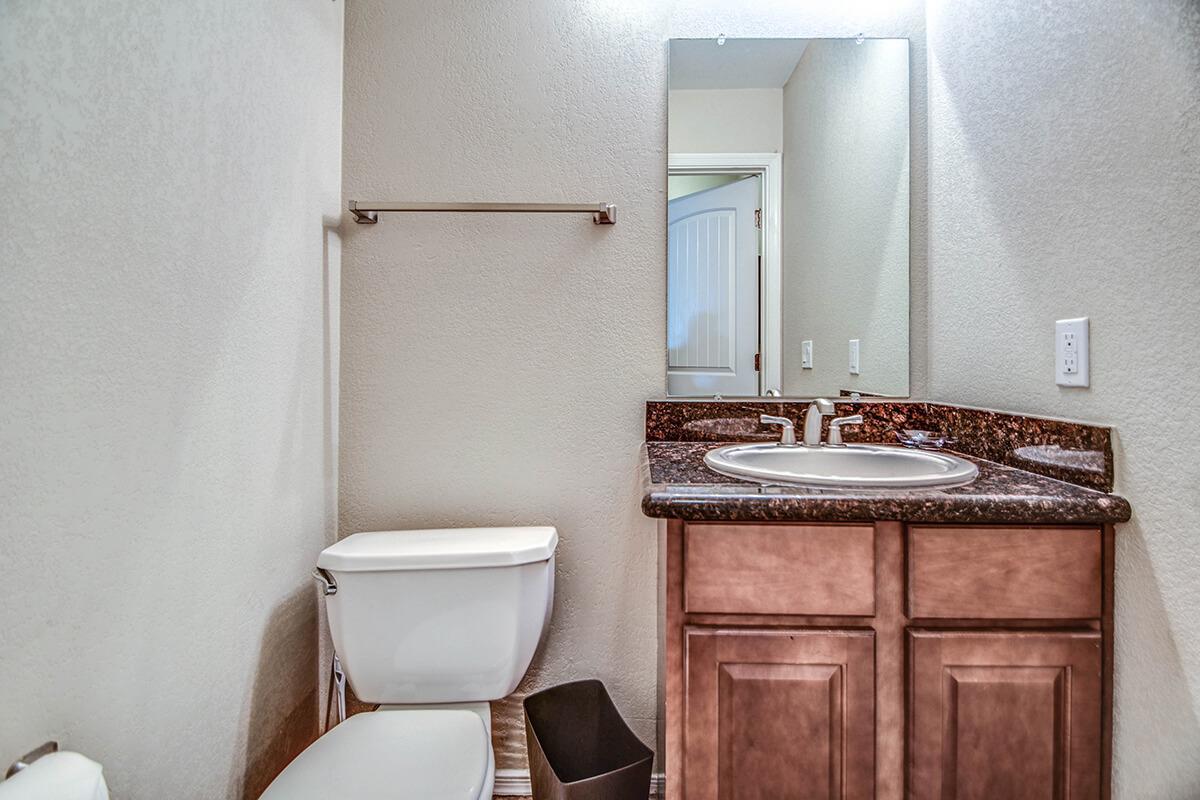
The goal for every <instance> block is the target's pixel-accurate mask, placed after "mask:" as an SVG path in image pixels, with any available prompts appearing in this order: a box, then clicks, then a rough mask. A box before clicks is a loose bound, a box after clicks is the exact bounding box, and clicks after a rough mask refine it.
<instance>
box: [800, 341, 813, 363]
mask: <svg viewBox="0 0 1200 800" xmlns="http://www.w3.org/2000/svg"><path fill="white" fill-rule="evenodd" d="M800 369H812V339H805V340H804V341H803V342H801V343H800Z"/></svg>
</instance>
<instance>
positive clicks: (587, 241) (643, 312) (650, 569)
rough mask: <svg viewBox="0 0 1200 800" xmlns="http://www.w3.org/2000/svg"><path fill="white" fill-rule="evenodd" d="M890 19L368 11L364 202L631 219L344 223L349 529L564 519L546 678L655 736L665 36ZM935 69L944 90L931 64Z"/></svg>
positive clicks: (455, 4)
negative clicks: (568, 684) (649, 503)
mask: <svg viewBox="0 0 1200 800" xmlns="http://www.w3.org/2000/svg"><path fill="white" fill-rule="evenodd" d="M889 9H890V10H884V11H881V10H880V9H879V8H877V7H875V6H874V5H872V6H870V7H867V6H865V5H864V6H857V5H853V6H851V7H848V8H846V9H843V10H840V11H831V10H828V9H826V8H823V7H822V8H818V7H816V6H815V5H814V6H812V7H807V8H797V7H796V4H795V3H793V2H785V0H767V1H766V2H764V3H759V4H755V5H753V6H748V7H745V8H739V9H730V8H727V7H724V6H722V7H716V6H714V5H713V4H711V3H710V2H707V0H704V1H702V0H690V1H685V2H668V0H661V1H660V2H628V1H627V0H536V1H535V2H530V3H523V4H513V3H507V2H500V0H471V1H470V2H468V0H451V1H449V2H443V3H439V4H437V5H436V7H434V6H431V5H429V4H428V3H423V2H417V0H403V1H397V0H350V2H349V4H348V8H347V37H346V88H345V108H346V114H345V142H344V156H345V157H344V173H343V174H344V191H345V194H346V197H347V198H348V199H352V198H358V197H377V198H384V199H408V200H438V199H442V200H497V199H513V200H524V201H548V200H572V201H573V200H589V201H590V200H611V201H614V202H616V203H617V204H618V205H619V211H618V219H619V222H618V224H617V225H616V226H615V227H611V228H604V227H595V226H593V225H592V224H591V222H590V221H589V220H587V218H586V217H522V216H520V215H506V216H499V215H497V216H462V215H459V216H455V215H444V216H442V215H419V216H418V215H408V216H404V215H393V216H388V217H385V218H384V219H383V221H382V222H381V223H380V224H379V225H377V226H373V227H362V228H358V229H354V230H350V231H349V232H348V233H347V240H346V250H345V256H344V262H345V280H344V285H343V328H342V336H343V338H342V356H343V362H342V363H343V371H342V431H341V434H342V451H341V467H342V474H341V492H340V495H341V531H342V533H351V532H353V531H358V530H365V529H370V528H381V527H418V526H426V525H468V524H471V525H474V524H511V523H530V524H533V523H550V524H554V525H557V526H558V527H559V529H560V532H561V535H562V539H561V544H560V546H559V558H560V561H559V584H558V590H557V606H556V608H555V612H554V620H553V622H552V629H551V633H550V636H549V639H548V641H547V643H546V647H545V651H544V653H543V654H542V655H541V657H540V658H539V659H538V661H537V663H535V665H534V668H533V670H532V673H531V677H530V680H529V681H527V683H526V686H527V687H529V686H533V687H536V686H542V685H546V684H549V683H553V682H557V681H562V680H567V679H570V678H575V677H581V676H598V677H600V678H602V679H604V680H605V681H606V682H607V683H608V685H609V687H610V689H611V690H612V691H613V694H614V696H615V699H616V702H617V704H618V706H619V707H620V708H621V710H622V711H623V712H624V713H625V714H626V715H627V716H628V717H630V718H631V721H632V723H633V725H634V728H635V730H636V731H637V732H638V733H639V734H640V735H641V736H642V737H643V738H644V739H645V740H646V741H647V742H652V741H654V736H653V733H654V721H655V717H656V690H655V665H656V650H657V641H656V639H657V637H656V624H655V617H656V614H657V609H656V604H655V594H656V592H655V586H656V580H657V575H656V572H657V571H656V567H655V560H656V548H655V525H654V524H653V522H651V521H650V520H647V519H645V518H643V517H642V516H641V513H640V511H639V509H638V504H639V500H640V483H639V476H638V448H639V446H640V444H641V441H642V438H643V436H642V420H643V413H644V408H643V401H644V400H645V399H646V398H648V397H654V396H661V395H662V394H663V392H664V389H665V380H664V372H665V362H666V341H665V327H666V314H665V308H666V298H665V293H666V280H665V275H666V270H665V263H666V237H665V232H664V228H665V224H664V220H665V206H666V193H665V188H666V178H665V176H666V161H667V159H666V121H667V108H666V99H667V87H666V49H667V48H666V39H667V37H669V36H679V37H693V36H710V35H711V36H716V34H717V33H720V32H722V31H723V32H724V33H726V35H728V36H796V37H809V36H853V35H855V34H857V33H858V32H859V31H863V30H865V31H866V32H867V33H868V35H879V36H909V35H911V36H914V37H916V38H917V39H918V40H923V37H924V27H923V25H924V22H923V20H924V17H923V4H922V3H919V2H912V3H908V4H898V5H892V6H889ZM916 52H918V53H920V54H922V55H923V53H924V49H923V48H920V47H918V48H916ZM914 70H915V71H914V74H915V75H916V76H917V77H916V78H915V82H916V84H918V85H921V86H923V84H924V74H925V73H924V61H923V58H919V57H918V59H914ZM914 104H919V105H918V108H923V105H924V95H923V94H921V95H920V96H919V97H918V96H916V93H914ZM922 119H923V117H922ZM921 124H922V123H921V122H920V121H918V125H921ZM923 137H924V128H923V127H921V128H920V130H919V131H918V133H917V134H916V141H918V142H920V143H921V144H922V145H923V143H924V138H923ZM914 174H915V170H914ZM914 180H915V181H919V182H923V180H924V173H923V171H922V172H921V173H920V176H919V177H915V178H914ZM917 192H920V196H921V198H922V201H923V197H924V194H923V192H924V185H923V183H921V185H920V187H919V189H918V188H915V189H914V197H915V196H916V193H917ZM919 225H920V226H921V230H923V229H924V219H923V217H921V218H920V220H919ZM923 246H924V240H923V238H922V239H921V241H920V246H919V247H918V250H920V251H921V252H922V253H923ZM923 265H924V262H923V260H922V261H921V267H922V270H921V271H920V272H919V273H918V281H921V280H923V275H924V272H923ZM918 325H919V323H918ZM922 330H923V328H922ZM920 341H921V342H922V343H923V342H924V339H923V338H921V340H920ZM921 352H922V353H923V352H924V347H923V345H922V347H921ZM498 722H499V725H498V728H497V731H498V738H499V740H500V741H499V749H500V766H501V767H502V768H503V767H511V766H520V765H523V756H522V755H521V754H520V753H519V748H520V747H521V746H523V733H521V732H520V730H519V729H517V728H516V727H515V725H514V723H515V724H516V725H519V724H520V718H519V716H518V714H517V713H516V711H515V709H514V708H512V707H511V706H510V707H509V708H507V709H502V710H501V713H500V715H499V720H498Z"/></svg>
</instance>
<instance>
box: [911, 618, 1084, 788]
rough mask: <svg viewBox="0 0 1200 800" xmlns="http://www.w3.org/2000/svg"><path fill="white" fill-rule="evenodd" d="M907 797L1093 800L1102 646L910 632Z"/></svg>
mask: <svg viewBox="0 0 1200 800" xmlns="http://www.w3.org/2000/svg"><path fill="white" fill-rule="evenodd" d="M909 653H910V658H911V663H910V674H909V679H910V682H911V694H910V708H909V714H910V718H911V725H910V735H911V740H910V742H909V760H910V764H909V790H910V791H909V794H910V797H912V798H914V800H916V799H918V798H919V799H920V800H927V799H928V800H1042V799H1043V798H1044V799H1045V800H1065V798H1070V800H1088V799H1089V798H1098V797H1099V796H1100V771H1101V755H1100V736H1101V731H1100V727H1101V726H1100V703H1101V697H1100V686H1101V684H1100V661H1101V652H1100V636H1099V634H1094V633H1035V632H1021V631H1013V632H1007V633H965V632H934V631H911V632H910V633H909Z"/></svg>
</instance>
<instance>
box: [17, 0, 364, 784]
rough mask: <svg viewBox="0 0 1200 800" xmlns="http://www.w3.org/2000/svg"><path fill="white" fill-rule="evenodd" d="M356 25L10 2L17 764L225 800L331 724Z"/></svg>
mask: <svg viewBox="0 0 1200 800" xmlns="http://www.w3.org/2000/svg"><path fill="white" fill-rule="evenodd" d="M342 13H343V7H342V4H341V3H336V4H335V3H330V2H329V0H275V1H274V2H256V3H244V2H236V1H235V0H228V1H226V0H212V2H205V3H149V4H146V3H143V4H135V3H127V2H120V0H87V1H86V2H83V1H81V2H72V3H66V4H62V3H22V2H4V3H0V151H2V152H3V153H4V154H5V157H4V158H3V159H0V186H3V187H4V191H3V192H0V219H3V220H4V222H3V231H4V232H3V235H2V236H0V264H2V267H0V273H2V274H3V276H4V291H3V292H0V329H2V330H3V335H2V336H0V353H2V355H0V404H2V405H3V408H4V414H3V419H2V420H0V442H2V445H0V506H2V507H3V508H4V516H3V521H2V522H0V550H2V551H3V552H4V554H5V555H4V558H5V565H4V569H5V585H4V594H3V602H0V631H2V633H0V708H3V709H4V723H3V724H2V725H0V753H4V754H7V757H8V758H11V757H13V756H16V755H17V754H19V753H23V752H25V751H26V750H28V749H29V748H30V747H31V746H33V745H34V744H36V743H38V742H41V741H44V740H46V739H51V738H53V739H58V740H59V741H60V742H62V743H63V745H64V747H68V748H70V749H72V750H78V751H80V752H83V753H85V754H87V755H88V756H90V757H92V758H94V759H95V760H97V761H99V762H101V763H102V764H103V765H104V772H105V776H106V778H107V780H108V783H109V786H110V787H111V789H112V792H113V795H114V796H115V797H127V798H152V797H180V798H184V797H189V798H191V797H194V798H199V797H203V798H221V797H230V798H232V797H242V796H244V795H245V796H257V792H258V790H259V789H261V787H262V786H263V784H264V783H265V782H266V781H268V780H270V778H271V777H272V776H273V774H274V771H276V770H278V769H279V768H280V767H281V766H282V765H283V763H284V762H285V761H286V759H287V758H288V757H289V756H290V755H291V754H293V753H295V752H296V750H297V749H298V748H300V747H302V746H303V745H304V744H306V743H307V741H308V740H310V739H311V738H312V737H313V736H314V735H315V717H316V714H317V709H316V702H317V700H316V694H317V689H316V684H317V674H318V665H317V663H316V661H317V656H316V652H315V650H316V642H317V627H318V622H317V620H318V615H319V610H318V603H319V602H320V601H319V598H318V597H317V595H316V593H315V591H314V590H313V588H312V586H311V581H310V579H309V578H308V571H309V569H310V567H311V564H312V562H313V559H314V557H315V556H316V553H317V552H318V551H319V550H320V549H321V547H322V546H323V545H324V543H325V540H326V538H327V537H329V536H330V535H331V534H332V522H333V520H332V517H331V516H330V513H329V512H330V509H331V507H332V505H333V501H332V499H331V495H332V493H333V483H334V480H335V478H334V474H333V469H334V467H335V465H334V463H333V461H332V459H331V458H330V454H331V452H332V449H333V447H334V446H335V441H336V440H335V437H334V429H335V426H336V418H335V416H333V415H334V413H335V412H334V411H333V403H332V400H333V398H331V397H330V388H331V383H332V381H334V380H336V371H335V368H334V367H333V366H332V365H331V363H330V362H331V359H332V358H333V357H334V354H335V353H336V341H335V337H336V328H335V327H334V328H332V329H331V325H330V320H331V319H335V318H336V315H335V314H333V313H332V311H335V310H336V303H337V298H336V295H335V296H333V297H332V304H333V309H331V298H330V297H329V293H330V291H331V290H332V291H336V274H337V271H338V264H337V260H336V259H337V243H336V233H334V232H333V231H332V226H336V224H337V222H338V219H339V217H340V209H339V207H340V205H341V203H340V198H339V195H340V183H341V164H340V158H341V151H340V142H341V113H340V108H341V103H340V97H341V54H342ZM3 763H7V761H5V762H3Z"/></svg>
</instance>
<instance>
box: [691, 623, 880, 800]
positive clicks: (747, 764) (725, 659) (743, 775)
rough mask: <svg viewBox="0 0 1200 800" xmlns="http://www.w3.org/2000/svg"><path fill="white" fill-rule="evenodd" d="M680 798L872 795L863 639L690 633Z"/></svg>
mask: <svg viewBox="0 0 1200 800" xmlns="http://www.w3.org/2000/svg"><path fill="white" fill-rule="evenodd" d="M686 650H687V666H686V670H687V679H688V680H687V689H686V692H687V698H686V703H687V707H686V720H687V721H686V723H685V725H686V730H685V769H684V773H685V774H684V782H685V791H686V797H687V798H688V800H810V799H811V800H817V798H820V800H858V799H859V798H869V797H872V796H873V792H874V780H875V769H874V765H875V744H874V715H875V701H874V653H875V645H874V634H873V633H872V632H871V631H857V630H856V631H812V630H796V629H784V630H750V629H719V630H718V629H711V628H688V629H687V632H686Z"/></svg>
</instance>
